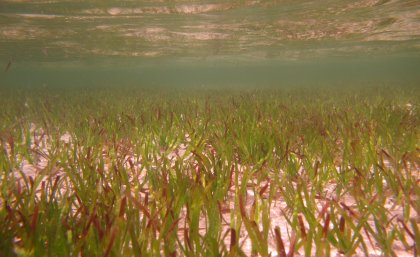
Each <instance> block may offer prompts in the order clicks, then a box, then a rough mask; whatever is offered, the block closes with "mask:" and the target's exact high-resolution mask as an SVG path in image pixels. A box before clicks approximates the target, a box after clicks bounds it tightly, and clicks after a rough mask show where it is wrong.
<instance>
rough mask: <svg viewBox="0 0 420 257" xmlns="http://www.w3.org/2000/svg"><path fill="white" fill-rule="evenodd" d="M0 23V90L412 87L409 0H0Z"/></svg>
mask: <svg viewBox="0 0 420 257" xmlns="http://www.w3.org/2000/svg"><path fill="white" fill-rule="evenodd" d="M0 24H2V25H1V26H0V61H1V64H2V65H4V66H3V67H4V68H3V69H4V70H7V71H4V72H3V71H2V72H1V73H2V74H1V77H0V83H1V84H2V85H29V86H31V85H43V84H45V85H77V84H80V85H103V84H130V85H131V84H134V85H137V84H138V85H152V86H153V85H156V86H159V85H165V86H167V85H189V86H198V87H201V86H214V85H216V86H217V85H245V84H246V85H257V86H258V85H270V86H271V85H274V86H275V85H279V84H282V83H287V82H291V83H295V82H297V81H299V82H302V83H305V82H303V81H306V82H308V81H309V82H314V81H324V80H325V79H333V80H336V81H339V80H344V81H351V80H358V79H362V80H377V79H386V80H397V81H401V82H405V81H411V82H413V81H414V82H416V81H420V75H418V74H417V73H420V72H418V71H417V70H419V68H418V67H420V1H418V0H388V1H387V0H359V1H346V0H342V1H337V0H334V1H333V0H324V1H306V0H305V1H303V0H278V1H164V0H160V1H102V0H92V1H81V0H79V1H75V0H73V1H66V0H61V1H60V0H57V1H53V0H48V1H47V0H35V1H25V0H2V1H1V2H0ZM9 62H11V65H10V67H9V68H7V64H8V63H9Z"/></svg>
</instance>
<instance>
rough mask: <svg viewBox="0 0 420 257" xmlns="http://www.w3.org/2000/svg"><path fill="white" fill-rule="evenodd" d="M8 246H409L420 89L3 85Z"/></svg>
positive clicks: (165, 249)
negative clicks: (9, 86)
mask: <svg viewBox="0 0 420 257" xmlns="http://www.w3.org/2000/svg"><path fill="white" fill-rule="evenodd" d="M0 91H1V94H0V95H1V97H0V106H1V110H0V144H1V148H0V151H1V152H0V256H74V257H76V256H101V257H102V256H105V257H108V256H138V257H139V256H226V257H227V256H229V257H230V256H264V257H265V256H281V257H285V256H288V257H292V256H416V255H418V254H419V253H420V245H419V242H420V232H419V222H420V219H419V211H420V198H419V193H420V174H419V169H420V115H419V108H420V89H419V87H417V86H415V85H414V86H411V87H410V86H406V87H399V86H384V85H380V86H378V85H375V84H372V83H371V84H366V86H361V87H358V88H343V87H316V88H310V87H309V88H308V87H306V88H304V87H301V88H299V87H293V88H271V89H270V88H265V89H255V88H254V89H241V90H233V89H232V90H230V89H174V88H172V89H166V90H157V89H150V88H139V87H135V88H132V87H106V88H78V89H72V88H70V87H65V88H45V87H37V88H30V89H28V88H26V89H19V88H14V89H13V88H6V87H2V88H1V89H0Z"/></svg>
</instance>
